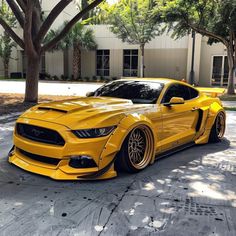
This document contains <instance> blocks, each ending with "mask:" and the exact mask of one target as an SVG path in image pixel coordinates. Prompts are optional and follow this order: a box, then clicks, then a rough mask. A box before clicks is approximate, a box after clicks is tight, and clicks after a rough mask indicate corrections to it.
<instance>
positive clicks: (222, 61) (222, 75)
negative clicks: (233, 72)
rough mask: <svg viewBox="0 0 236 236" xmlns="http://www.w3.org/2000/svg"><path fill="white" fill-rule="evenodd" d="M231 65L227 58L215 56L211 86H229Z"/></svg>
mask: <svg viewBox="0 0 236 236" xmlns="http://www.w3.org/2000/svg"><path fill="white" fill-rule="evenodd" d="M228 76H229V64H228V57H227V56H221V55H220V56H213V59H212V71H211V85H212V86H224V87H226V86H227V85H228Z"/></svg>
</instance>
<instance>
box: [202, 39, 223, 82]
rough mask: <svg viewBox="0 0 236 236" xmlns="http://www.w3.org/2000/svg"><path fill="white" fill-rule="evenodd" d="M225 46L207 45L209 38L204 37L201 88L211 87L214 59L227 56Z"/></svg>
mask: <svg viewBox="0 0 236 236" xmlns="http://www.w3.org/2000/svg"><path fill="white" fill-rule="evenodd" d="M226 54H227V53H226V50H225V47H224V45H223V44H221V43H217V44H213V45H211V46H210V45H208V44H207V38H206V37H204V38H203V39H202V42H201V59H200V76H199V78H200V79H199V84H200V85H201V86H211V70H212V57H213V56H216V55H226Z"/></svg>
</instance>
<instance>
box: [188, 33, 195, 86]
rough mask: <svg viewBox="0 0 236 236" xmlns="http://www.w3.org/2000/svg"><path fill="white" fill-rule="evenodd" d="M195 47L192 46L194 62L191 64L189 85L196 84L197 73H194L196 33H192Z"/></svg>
mask: <svg viewBox="0 0 236 236" xmlns="http://www.w3.org/2000/svg"><path fill="white" fill-rule="evenodd" d="M192 38H193V46H192V62H191V71H190V75H189V83H190V84H195V78H194V77H195V75H194V74H195V72H194V59H195V44H196V32H195V31H194V30H193V31H192Z"/></svg>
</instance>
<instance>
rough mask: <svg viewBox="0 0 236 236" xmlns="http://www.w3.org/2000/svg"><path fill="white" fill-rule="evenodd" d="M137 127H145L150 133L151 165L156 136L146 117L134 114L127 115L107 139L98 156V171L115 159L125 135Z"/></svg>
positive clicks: (153, 158) (153, 157)
mask: <svg viewBox="0 0 236 236" xmlns="http://www.w3.org/2000/svg"><path fill="white" fill-rule="evenodd" d="M139 125H145V126H146V127H147V128H148V129H150V131H151V134H152V139H153V153H152V159H151V163H153V162H154V160H155V151H154V150H155V148H154V145H155V143H156V136H155V134H154V132H153V130H154V127H153V125H152V122H151V121H150V120H149V119H148V118H147V117H146V116H144V115H142V114H137V113H135V114H129V115H127V116H126V117H125V118H123V119H122V120H121V121H120V123H119V124H118V125H117V128H116V129H115V131H114V132H113V134H112V135H111V136H110V138H109V139H108V141H107V143H106V145H105V147H104V149H103V152H102V154H101V156H100V160H99V169H100V168H104V167H105V166H106V165H108V164H109V163H110V162H111V161H112V160H113V159H114V158H115V156H116V154H117V153H118V152H119V151H120V149H121V147H122V144H123V142H124V141H125V138H126V137H127V135H128V134H129V133H130V131H131V130H132V129H134V128H135V127H137V126H139Z"/></svg>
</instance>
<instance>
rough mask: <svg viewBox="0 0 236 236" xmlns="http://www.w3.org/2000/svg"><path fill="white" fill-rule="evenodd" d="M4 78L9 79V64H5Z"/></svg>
mask: <svg viewBox="0 0 236 236" xmlns="http://www.w3.org/2000/svg"><path fill="white" fill-rule="evenodd" d="M4 77H5V78H6V79H8V78H9V63H6V62H4Z"/></svg>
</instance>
